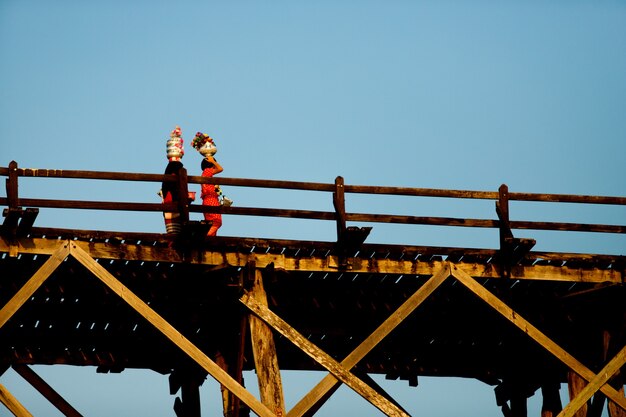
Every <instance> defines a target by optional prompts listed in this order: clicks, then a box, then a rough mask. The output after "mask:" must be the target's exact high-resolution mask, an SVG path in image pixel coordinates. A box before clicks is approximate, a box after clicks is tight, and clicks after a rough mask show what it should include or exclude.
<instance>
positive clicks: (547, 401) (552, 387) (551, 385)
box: [541, 380, 563, 417]
mask: <svg viewBox="0 0 626 417" xmlns="http://www.w3.org/2000/svg"><path fill="white" fill-rule="evenodd" d="M560 388H561V383H560V382H558V380H555V381H553V382H546V383H544V384H543V385H542V386H541V396H542V397H543V402H542V405H541V417H555V416H556V415H557V414H558V413H560V412H561V410H563V404H562V403H561V396H560V395H559V390H560Z"/></svg>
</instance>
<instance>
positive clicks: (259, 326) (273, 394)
mask: <svg viewBox="0 0 626 417" xmlns="http://www.w3.org/2000/svg"><path fill="white" fill-rule="evenodd" d="M265 271H266V272H265V273H267V274H269V273H271V271H269V270H265ZM248 273H249V274H250V275H251V277H250V280H251V281H252V284H251V286H250V289H249V292H248V294H249V296H250V297H251V298H253V299H254V300H255V301H256V302H257V303H259V305H262V306H265V307H267V294H266V293H265V288H264V287H263V272H262V271H261V270H259V269H257V268H255V266H254V263H253V262H251V263H249V264H248ZM248 322H249V323H250V342H251V343H252V353H253V357H254V363H255V367H254V368H255V369H256V370H257V372H256V374H257V379H258V381H259V393H260V395H261V402H263V404H265V405H266V406H267V407H268V408H269V409H270V410H273V411H274V413H275V414H276V415H277V416H283V415H285V398H284V396H283V386H282V378H281V375H280V368H279V367H278V356H277V354H276V344H275V343H274V335H273V333H272V329H271V328H270V327H269V326H267V324H265V323H264V322H263V321H262V320H261V319H260V318H258V317H257V316H255V315H250V317H249V319H248Z"/></svg>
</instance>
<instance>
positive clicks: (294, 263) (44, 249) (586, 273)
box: [0, 236, 624, 285]
mask: <svg viewBox="0 0 626 417" xmlns="http://www.w3.org/2000/svg"><path fill="white" fill-rule="evenodd" d="M119 239H123V236H119ZM58 242H59V241H58V240H56V239H45V238H25V237H21V238H20V237H18V238H17V239H16V240H15V244H16V245H17V251H18V252H19V253H27V254H33V255H50V254H52V253H53V252H54V251H55V250H56V249H57V247H58ZM74 242H75V244H76V245H77V246H79V247H81V248H82V249H83V250H84V251H85V252H87V253H88V254H89V255H90V256H91V257H92V258H99V259H124V260H126V261H145V262H169V263H187V264H200V265H213V266H224V265H228V266H233V267H245V266H246V265H247V263H248V262H249V261H254V262H255V263H256V265H257V268H265V267H266V266H267V265H269V264H274V266H275V268H276V269H284V270H287V271H302V272H337V271H338V270H339V260H338V257H336V256H320V257H309V258H299V257H297V256H293V257H292V256H286V255H284V254H274V253H266V254H261V253H241V252H239V251H236V250H232V249H230V250H222V251H216V250H210V249H208V250H197V249H194V250H191V251H190V253H189V254H188V256H186V257H184V258H183V256H182V254H181V253H180V252H178V251H176V250H174V249H168V248H164V247H155V246H147V245H135V244H111V243H105V242H88V241H80V240H76V241H74ZM10 248H11V242H10V241H9V240H8V239H7V238H6V237H4V236H0V252H7V253H8V252H9V251H10ZM558 255H559V254H542V255H541V256H542V257H543V256H545V257H547V258H548V257H549V258H550V259H554V260H558V259H560V258H559V257H558ZM571 256H574V254H570V257H571ZM578 256H580V257H585V255H578ZM565 259H567V257H566V258H565ZM585 259H586V258H585ZM350 263H351V269H350V272H354V273H368V274H372V273H379V274H403V275H404V274H409V275H433V274H434V273H436V272H437V271H438V270H439V269H441V268H442V267H443V265H444V263H445V262H444V261H429V262H424V261H421V260H419V259H417V260H404V259H403V260H394V259H376V258H365V259H363V258H350ZM457 267H458V268H459V269H461V270H463V271H464V272H465V273H467V274H468V275H471V276H473V277H477V278H493V279H499V278H501V275H500V272H499V271H498V270H497V268H494V265H492V264H491V263H487V264H484V263H476V262H461V263H458V264H457ZM511 278H512V279H520V280H537V281H566V282H588V283H615V284H620V285H621V284H622V283H623V282H624V277H623V272H622V271H621V270H619V269H616V268H611V269H598V268H579V267H575V268H571V267H568V266H567V265H566V266H552V265H541V264H535V265H516V266H513V267H512V268H511Z"/></svg>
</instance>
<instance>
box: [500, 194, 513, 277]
mask: <svg viewBox="0 0 626 417" xmlns="http://www.w3.org/2000/svg"><path fill="white" fill-rule="evenodd" d="M498 194H499V195H498V201H496V213H497V214H498V219H499V221H500V257H501V263H502V276H503V277H504V278H509V277H510V276H511V244H510V241H511V239H513V233H512V232H511V224H510V221H509V187H508V186H507V185H506V184H502V185H500V188H498Z"/></svg>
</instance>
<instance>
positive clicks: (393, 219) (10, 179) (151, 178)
mask: <svg viewBox="0 0 626 417" xmlns="http://www.w3.org/2000/svg"><path fill="white" fill-rule="evenodd" d="M0 176H4V177H6V197H0V206H4V207H5V208H4V210H3V214H4V217H5V220H4V225H3V227H4V229H5V230H7V229H10V230H13V231H15V229H16V228H17V222H18V220H19V219H20V218H23V219H22V221H20V225H21V226H22V223H23V224H24V225H23V226H24V227H28V226H29V223H31V225H32V221H34V217H36V213H34V214H33V212H36V211H37V210H38V209H40V208H55V209H89V210H116V211H139V212H179V213H180V214H181V217H182V219H183V221H187V220H189V213H190V212H194V213H207V212H208V213H222V214H228V215H241V216H268V217H283V218H286V217H288V218H299V219H314V220H326V221H333V222H336V223H337V235H338V240H339V241H342V240H344V241H345V240H350V239H352V238H354V237H355V230H354V229H356V228H349V227H346V223H347V222H366V223H400V224H411V225H433V226H453V227H473V228H495V229H499V230H500V240H501V242H500V243H501V246H502V247H505V246H510V245H519V244H520V240H519V239H517V240H515V239H514V238H513V234H512V232H511V231H512V230H514V229H520V230H521V229H533V230H551V231H578V232H597V233H616V234H624V233H626V225H614V224H589V223H571V222H545V221H530V220H528V221H524V220H510V218H509V202H510V201H535V202H550V203H580V204H601V205H618V206H626V197H610V196H589V195H568V194H536V193H517V192H509V191H508V188H507V186H506V185H502V186H501V187H500V188H499V189H498V191H471V190H443V189H429V188H409V187H381V186H362V185H350V184H344V181H343V178H342V177H337V179H336V180H335V183H334V184H329V183H314V182H296V181H277V180H263V179H243V178H222V177H214V178H205V177H200V176H187V171H186V170H185V168H182V169H181V171H180V172H179V173H177V174H175V175H163V174H143V173H127V172H102V171H78V170H60V169H32V168H19V167H18V165H17V163H16V162H15V161H12V162H11V163H10V164H9V166H8V167H6V168H4V167H1V168H0ZM20 177H37V178H41V179H44V178H65V179H70V178H73V179H87V180H106V181H140V182H156V183H161V182H163V181H166V182H173V183H176V184H178V187H179V191H180V195H187V192H188V189H189V187H188V186H189V184H220V185H225V186H234V187H252V188H269V189H277V190H303V191H321V192H328V193H329V194H331V195H332V201H333V207H334V211H318V210H300V209H280V208H262V207H239V206H231V207H225V206H219V207H209V206H202V205H199V204H189V203H188V201H180V202H178V203H137V202H122V201H120V202H110V201H85V200H65V199H63V200H60V199H59V200H56V199H39V198H21V197H20V196H19V181H18V179H19V178H20ZM347 193H352V194H364V195H371V196H377V195H395V196H415V197H436V198H449V199H472V200H492V201H494V202H495V206H496V214H497V216H495V217H497V218H494V219H475V218H457V217H430V216H428V217H426V216H410V215H396V214H375V213H350V212H346V208H345V195H346V194H347ZM24 207H26V208H27V209H24ZM29 213H30V214H29ZM29 218H32V221H29V220H28V219H29ZM356 232H358V231H356ZM356 235H359V233H356ZM360 235H361V238H363V239H364V236H363V235H365V236H366V235H367V232H366V231H365V232H364V233H360ZM356 239H357V240H358V239H359V237H358V236H357V237H356ZM522 243H524V242H522ZM526 244H527V246H532V244H534V243H532V242H530V243H529V242H526Z"/></svg>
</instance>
